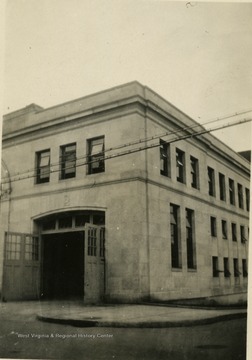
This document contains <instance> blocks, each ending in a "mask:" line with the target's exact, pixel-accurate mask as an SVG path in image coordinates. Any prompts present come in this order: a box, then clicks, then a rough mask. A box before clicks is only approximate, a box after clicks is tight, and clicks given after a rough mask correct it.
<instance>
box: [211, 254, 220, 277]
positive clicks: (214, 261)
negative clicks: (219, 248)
mask: <svg viewBox="0 0 252 360" xmlns="http://www.w3.org/2000/svg"><path fill="white" fill-rule="evenodd" d="M212 270H213V277H218V276H219V262H218V257H217V256H213V257H212Z"/></svg>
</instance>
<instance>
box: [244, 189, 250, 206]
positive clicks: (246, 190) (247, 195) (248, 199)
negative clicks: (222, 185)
mask: <svg viewBox="0 0 252 360" xmlns="http://www.w3.org/2000/svg"><path fill="white" fill-rule="evenodd" d="M245 196H246V210H247V211H249V209H250V191H249V189H247V188H245Z"/></svg>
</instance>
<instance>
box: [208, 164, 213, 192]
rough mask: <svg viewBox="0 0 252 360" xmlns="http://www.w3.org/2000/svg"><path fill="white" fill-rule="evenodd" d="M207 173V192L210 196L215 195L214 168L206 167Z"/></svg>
mask: <svg viewBox="0 0 252 360" xmlns="http://www.w3.org/2000/svg"><path fill="white" fill-rule="evenodd" d="M207 174H208V194H209V195H210V196H215V179H214V169H212V168H210V167H209V166H208V167H207Z"/></svg>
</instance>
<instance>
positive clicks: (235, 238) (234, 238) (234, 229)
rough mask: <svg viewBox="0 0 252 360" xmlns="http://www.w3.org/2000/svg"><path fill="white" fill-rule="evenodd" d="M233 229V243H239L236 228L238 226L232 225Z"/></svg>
mask: <svg viewBox="0 0 252 360" xmlns="http://www.w3.org/2000/svg"><path fill="white" fill-rule="evenodd" d="M231 227H232V241H237V228H236V224H235V223H232V224H231Z"/></svg>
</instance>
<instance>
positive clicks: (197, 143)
mask: <svg viewBox="0 0 252 360" xmlns="http://www.w3.org/2000/svg"><path fill="white" fill-rule="evenodd" d="M202 130H203V128H202V127H201V126H200V125H199V124H197V123H196V122H195V121H194V120H192V119H191V118H189V117H188V116H187V115H185V114H184V113H182V112H181V111H179V110H178V109H177V108H175V107H174V106H173V105H171V104H170V103H168V102H167V101H166V100H164V99H163V98H161V97H160V96H159V95H157V94H156V93H155V92H153V91H152V90H150V89H149V88H147V87H144V86H142V85H141V84H139V83H138V82H132V83H129V84H125V85H122V86H119V87H116V88H112V89H109V90H107V91H103V92H100V93H97V94H94V95H90V96H87V97H84V98H81V99H77V100H74V101H71V102H68V103H65V104H62V105H58V106H55V107H52V108H48V109H42V108H41V107H39V106H37V105H35V104H32V105H30V106H28V107H27V108H25V109H21V110H19V111H16V112H14V113H11V114H8V115H6V116H5V117H4V121H3V151H2V189H1V202H0V206H1V208H0V211H1V220H0V221H1V224H0V225H1V231H0V254H2V255H0V287H1V289H2V290H1V293H2V297H3V298H5V297H6V298H8V297H9V298H10V299H11V298H14V299H15V298H20V299H22V298H31V297H32V298H40V297H42V296H43V291H44V290H43V289H44V288H45V284H43V283H45V281H48V278H46V279H45V277H44V278H43V272H45V268H46V266H47V265H46V258H47V257H48V258H50V256H51V255H50V254H49V253H46V251H45V250H44V249H45V242H46V240H45V239H46V235H50V236H51V237H50V239H51V243H52V242H53V237H52V236H57V235H55V234H59V233H61V234H65V235H64V236H66V237H68V236H69V234H70V232H71V231H74V230H76V231H77V230H78V231H79V232H82V231H83V233H85V231H87V229H86V230H85V224H84V223H81V224H82V225H81V226H82V227H81V226H80V227H78V229H77V225H76V224H77V217H78V216H80V217H81V216H83V217H85V216H89V219H90V221H89V220H88V221H87V223H89V222H90V223H92V224H93V225H94V227H95V226H100V227H103V228H105V239H106V240H105V255H104V267H103V268H102V271H101V277H102V282H103V287H102V290H101V292H102V294H100V295H102V296H100V297H99V299H98V298H95V297H94V298H92V296H91V295H90V296H91V297H90V299H91V301H93V302H97V301H100V300H101V301H123V302H133V301H134V302H135V301H142V300H146V299H147V300H155V301H159V300H160V301H161V300H162V301H166V300H173V299H186V298H206V297H209V296H210V297H211V296H220V297H221V298H222V299H223V295H226V296H234V295H235V296H236V298H237V297H239V298H243V299H244V298H246V291H247V266H248V241H247V240H248V219H249V204H248V202H249V176H250V170H249V163H248V162H247V161H246V160H245V159H244V158H242V157H241V156H240V155H238V154H237V153H235V152H234V151H232V150H231V149H230V148H228V147H227V146H226V145H224V144H223V143H222V142H220V141H219V140H217V139H216V138H215V137H214V136H213V135H211V134H208V133H206V134H204V135H201V136H195V134H196V133H197V132H198V131H202ZM189 135H190V137H189ZM92 139H98V140H99V139H103V141H104V149H103V150H102V156H103V159H104V160H103V161H104V169H102V170H101V171H100V170H99V171H97V172H96V171H95V172H94V173H92V172H91V173H90V170H89V166H90V165H89V163H90V157H87V155H88V154H89V155H90V156H91V155H92V153H90V143H91V142H92ZM140 140H141V141H140ZM68 144H70V145H72V144H74V146H75V151H76V154H75V159H76V160H75V170H74V174H71V176H70V177H69V178H68V177H67V176H62V163H63V161H62V159H63V158H62V151H63V150H62V149H63V147H64V149H65V148H66V145H68ZM99 146H100V145H97V149H98V147H99ZM45 150H46V151H49V152H50V175H49V179H48V181H45V182H39V181H38V163H37V162H38V159H37V158H38V156H41V152H43V151H45ZM100 151H101V150H100ZM44 154H45V153H44ZM44 161H45V160H44ZM41 164H42V162H41ZM209 169H210V170H211V171H210V170H209ZM209 171H210V172H209ZM229 179H230V180H231V182H230V180H229ZM232 184H233V185H234V189H230V186H231V185H232ZM238 184H239V185H238ZM209 187H212V190H213V193H212V194H211V195H209V191H210V190H209ZM230 196H231V197H232V196H234V204H231V203H230ZM242 201H243V203H241V202H242ZM231 202H232V201H231ZM174 211H175V212H176V214H174ZM171 212H173V213H171ZM98 215H102V216H103V219H104V221H103V222H102V223H99V222H98V223H97V222H95V221H94V219H95V216H98ZM62 216H71V217H72V219H75V220H72V221H73V222H72V223H71V224H70V225H66V224H65V225H64V224H63V225H60V224H61V222H60V221H61V220H60V218H61V217H62ZM48 219H49V221H52V220H53V221H55V222H56V223H57V225H56V228H51V229H50V228H49V229H48V228H47V229H46V227H45V225H43V224H45V222H46V221H48ZM232 224H235V225H232ZM43 226H44V228H43ZM241 227H242V229H241ZM241 232H242V234H241ZM8 234H24V239H25V234H29V236H33V235H34V236H36V237H37V236H38V240H37V241H38V242H37V243H36V246H37V250H36V251H35V250H34V251H35V252H37V253H36V254H35V253H31V254H28V252H29V251H28V250H26V249H28V248H29V245H27V244H28V240H27V243H26V242H25V243H24V245H23V246H24V249H23V251H24V255H23V257H22V255H21V258H22V259H21V258H18V259H15V256H17V257H19V255H13V252H15V251H16V252H17V251H18V250H17V247H18V246H17V245H10V243H11V241H12V242H15V241H17V240H13V239H17V237H15V236H16V235H14V237H13V238H12V240H8V239H11V238H10V237H8ZM53 234H54V235H53ZM86 234H87V233H86ZM235 235H236V236H235ZM20 236H21V235H20ZM84 238H85V240H83V241H85V248H86V249H88V246H89V243H88V242H87V235H86V237H85V236H84ZM27 239H28V238H27ZM8 241H9V245H6V243H7V242H8ZM25 241H26V240H25ZM34 241H35V240H34ZM88 241H89V240H88ZM90 241H91V240H90ZM4 244H5V245H4ZM8 246H9V248H8ZM11 246H14V247H15V246H16V250H15V251H14V250H13V249H12V250H11ZM34 246H35V245H34ZM76 246H77V245H76ZM97 246H98V245H97ZM4 247H5V249H4ZM8 249H9V250H8ZM18 249H19V248H18ZM50 249H51V250H50V251H52V248H50ZM8 251H9V255H6V254H7V252H8ZM11 251H12V253H11ZM20 251H21V250H20ZM62 251H63V250H62ZM75 251H76V250H75ZM77 251H78V250H77ZM85 251H86V250H85ZM87 251H91V250H87ZM97 251H98V250H97ZM4 253H5V256H4V255H3V254H4ZM73 254H74V253H73ZM85 254H86V255H85V257H84V258H83V259H82V260H81V261H82V262H81V264H83V266H84V271H83V274H82V280H81V284H82V285H83V293H82V291H80V292H79V294H81V295H80V296H83V297H84V300H85V297H87V296H88V295H87V294H91V293H90V291H91V290H90V289H91V287H95V286H96V285H97V284H96V285H95V284H94V283H95V282H97V281H98V280H97V279H98V277H96V275H95V276H94V279H95V280H94V281H92V276H91V275H90V274H95V272H94V270H92V271H93V272H92V271H91V270H90V271H91V272H89V270H87V268H86V265H85V264H86V263H88V262H89V260H90V258H91V255H90V254H91V253H89V254H88V253H87V252H86V253H85ZM6 256H7V257H6ZM29 256H30V259H29ZM69 256H70V255H69ZM26 257H27V259H26ZM93 257H94V256H93ZM96 257H99V254H98V252H97V253H96ZM224 258H225V260H224ZM234 259H235V260H234ZM102 260H103V259H102ZM15 261H16V267H15V266H14V265H15ZM29 261H30V262H29ZM74 261H75V259H74V258H73V259H70V262H72V263H74ZM21 262H22V264H23V265H22V266H23V267H24V268H25V269H28V267H29V268H30V270H29V271H28V270H24V271H26V273H25V281H26V282H29V281H30V282H31V277H33V280H32V282H31V288H32V287H33V288H36V291H35V292H34V291H33V292H32V291H31V292H30V294H33V295H29V291H28V290H27V291H25V290H24V289H25V284H24V282H25V281H24V280H23V282H22V281H21V284H19V285H20V289H19V291H14V292H13V291H12V292H11V290H10V286H11V285H10V282H11V281H12V282H14V283H13V284H12V285H13V286H14V287H15V286H17V285H15V279H17V278H18V276H20V275H18V271H19V269H20V266H21V265H20V264H21ZM35 262H36V264H35ZM224 263H225V266H224ZM29 264H30V265H29ZM90 264H91V263H90ZM97 264H98V263H97V262H93V265H92V266H91V265H88V266H90V267H89V269H91V268H92V269H94V267H97V266H98V265H97ZM99 264H103V263H101V262H99ZM28 265H29V266H28ZM33 265H34V267H33V270H31V268H32V266H33ZM61 266H62V268H61V269H60V272H61V273H64V269H63V265H61ZM67 266H69V265H67ZM99 266H100V265H99ZM102 266H103V265H102ZM35 268H36V269H35ZM235 268H236V269H235ZM34 269H35V270H34ZM48 269H49V268H48ZM15 271H16V273H15ZM48 271H49V270H48ZM67 271H68V272H70V267H69V268H67ZM75 271H77V270H76V269H75ZM72 274H74V273H72ZM58 276H60V275H58ZM65 276H67V275H65ZM72 276H73V277H74V278H78V273H75V275H72ZM43 279H44V280H43ZM87 279H89V280H88V281H87ZM55 281H59V278H57V279H56V280H55ZM61 281H63V282H64V280H62V279H61ZM67 281H68V282H69V284H70V282H71V281H73V279H72V280H71V279H70V275H69V278H68V280H67ZM82 285H80V286H82ZM27 294H28V295H27ZM60 295H62V293H60ZM68 295H69V296H71V290H70V292H69V293H67V295H66V296H68ZM62 296H63V295H62ZM7 300H8V299H7ZM222 301H223V300H222Z"/></svg>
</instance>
